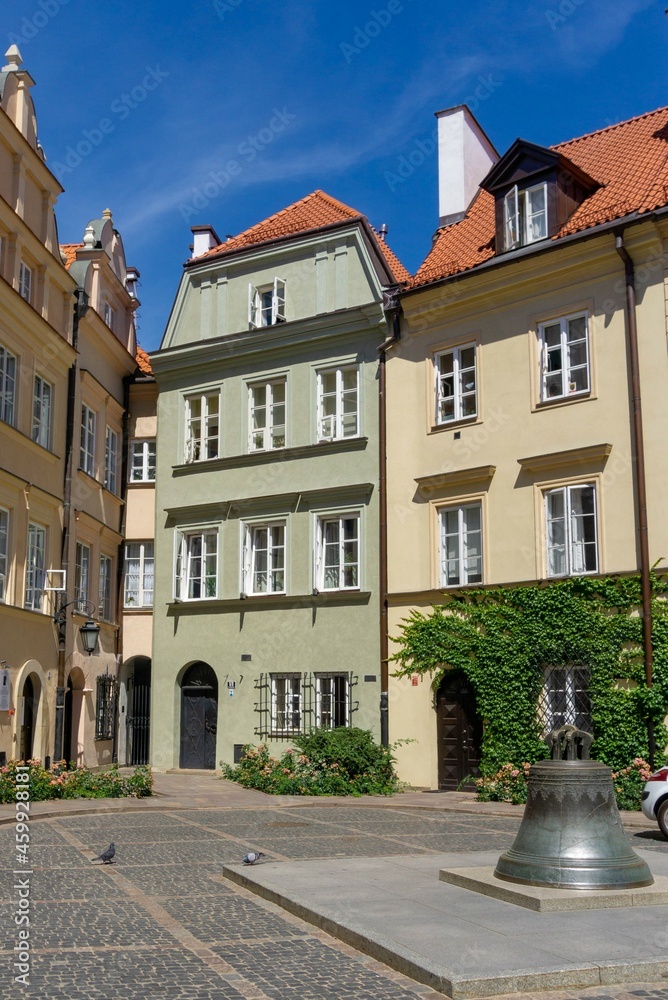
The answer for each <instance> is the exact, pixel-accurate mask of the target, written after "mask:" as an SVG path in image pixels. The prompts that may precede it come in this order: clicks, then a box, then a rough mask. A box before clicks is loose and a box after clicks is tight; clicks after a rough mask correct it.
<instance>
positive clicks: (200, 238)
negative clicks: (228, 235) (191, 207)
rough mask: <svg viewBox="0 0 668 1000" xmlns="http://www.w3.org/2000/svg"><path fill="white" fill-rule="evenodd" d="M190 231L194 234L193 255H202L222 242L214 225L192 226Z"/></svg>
mask: <svg viewBox="0 0 668 1000" xmlns="http://www.w3.org/2000/svg"><path fill="white" fill-rule="evenodd" d="M190 231H191V233H192V234H193V244H192V250H193V253H192V255H193V257H201V255H202V254H203V253H206V252H207V250H213V248H214V247H218V246H220V244H221V243H222V240H221V239H220V237H219V236H218V233H217V232H216V230H215V229H214V228H213V226H191V227H190Z"/></svg>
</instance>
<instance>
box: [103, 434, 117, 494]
mask: <svg viewBox="0 0 668 1000" xmlns="http://www.w3.org/2000/svg"><path fill="white" fill-rule="evenodd" d="M104 487H105V489H107V490H109V492H110V493H118V431H115V430H114V429H113V427H109V426H107V429H106V432H105V437H104Z"/></svg>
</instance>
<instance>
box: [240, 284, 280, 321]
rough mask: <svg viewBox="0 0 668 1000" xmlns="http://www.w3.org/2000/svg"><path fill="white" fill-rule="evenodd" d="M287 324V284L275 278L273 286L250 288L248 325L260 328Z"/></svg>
mask: <svg viewBox="0 0 668 1000" xmlns="http://www.w3.org/2000/svg"><path fill="white" fill-rule="evenodd" d="M276 323H285V282H284V281H282V280H281V279H280V278H274V281H273V284H271V285H260V286H259V287H257V288H256V287H255V286H254V285H249V286H248V325H249V326H250V327H251V329H253V330H255V329H257V327H260V326H274V325H275V324H276Z"/></svg>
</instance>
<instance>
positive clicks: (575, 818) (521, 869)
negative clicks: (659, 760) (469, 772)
mask: <svg viewBox="0 0 668 1000" xmlns="http://www.w3.org/2000/svg"><path fill="white" fill-rule="evenodd" d="M546 742H547V743H548V745H550V746H551V747H552V759H551V760H543V761H540V762H539V763H537V764H533V765H532V766H531V769H530V771H529V782H528V792H527V804H526V809H525V811H524V818H523V819H522V824H521V826H520V828H519V830H518V832H517V836H516V838H515V842H514V843H513V846H512V847H511V848H510V850H508V851H506V852H505V854H502V855H501V857H500V858H499V860H498V863H497V866H496V868H495V870H494V874H495V876H496V877H497V878H500V879H505V880H506V881H507V882H521V883H523V884H524V885H541V886H549V887H552V888H562V889H635V888H638V887H640V886H644V885H652V884H653V882H654V879H653V878H652V875H651V873H650V870H649V868H648V867H647V864H646V863H645V862H644V861H643V860H642V858H640V857H638V855H637V854H636V853H635V851H633V850H632V849H631V847H630V846H629V843H628V841H627V839H626V835H625V834H624V831H623V829H622V824H621V820H620V816H619V810H618V809H617V802H616V800H615V791H614V787H613V783H612V772H611V770H610V768H609V767H606V765H605V764H600V763H599V762H598V761H593V760H589V747H590V745H591V742H592V737H591V736H590V735H589V734H588V733H584V732H582V731H581V730H578V729H576V728H575V726H562V727H561V729H557V730H555V731H554V732H553V733H550V735H549V736H548V738H547V740H546Z"/></svg>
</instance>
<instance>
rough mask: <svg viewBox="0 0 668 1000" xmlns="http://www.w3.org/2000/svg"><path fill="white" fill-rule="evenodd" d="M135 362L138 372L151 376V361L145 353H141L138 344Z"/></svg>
mask: <svg viewBox="0 0 668 1000" xmlns="http://www.w3.org/2000/svg"><path fill="white" fill-rule="evenodd" d="M135 361H136V362H137V368H139V370H140V371H141V372H143V373H144V375H152V374H153V369H152V368H151V359H150V358H149V356H148V354H147V353H146V351H143V350H142V349H141V347H140V346H139V344H137V350H136V352H135Z"/></svg>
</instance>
